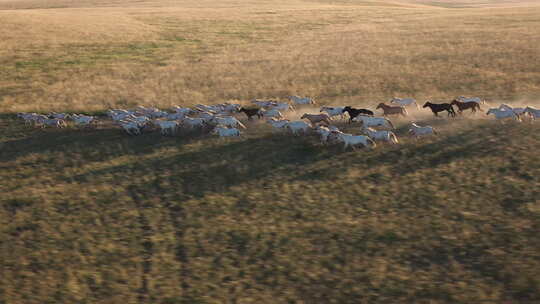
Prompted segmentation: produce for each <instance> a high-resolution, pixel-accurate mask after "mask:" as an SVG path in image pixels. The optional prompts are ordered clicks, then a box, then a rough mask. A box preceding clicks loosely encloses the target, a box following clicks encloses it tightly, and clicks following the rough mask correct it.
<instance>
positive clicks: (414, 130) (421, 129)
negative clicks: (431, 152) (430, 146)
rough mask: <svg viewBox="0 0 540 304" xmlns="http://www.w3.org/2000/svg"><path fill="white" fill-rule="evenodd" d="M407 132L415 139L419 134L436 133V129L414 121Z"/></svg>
mask: <svg viewBox="0 0 540 304" xmlns="http://www.w3.org/2000/svg"><path fill="white" fill-rule="evenodd" d="M409 134H412V135H413V136H414V137H416V138H417V139H418V138H419V137H421V136H426V135H437V131H435V129H434V128H433V127H431V126H419V125H417V124H416V123H414V122H413V123H412V124H411V128H410V129H409Z"/></svg>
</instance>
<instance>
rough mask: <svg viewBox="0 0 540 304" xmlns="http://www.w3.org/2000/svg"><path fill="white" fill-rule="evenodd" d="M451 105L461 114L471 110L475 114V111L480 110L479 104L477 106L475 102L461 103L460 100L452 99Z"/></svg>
mask: <svg viewBox="0 0 540 304" xmlns="http://www.w3.org/2000/svg"><path fill="white" fill-rule="evenodd" d="M450 104H451V105H455V106H456V107H457V108H458V113H459V114H461V113H462V112H463V110H467V109H471V111H472V112H473V113H476V110H482V109H480V104H478V103H477V102H475V101H468V102H463V101H461V100H457V99H454V100H452V102H451V103H450Z"/></svg>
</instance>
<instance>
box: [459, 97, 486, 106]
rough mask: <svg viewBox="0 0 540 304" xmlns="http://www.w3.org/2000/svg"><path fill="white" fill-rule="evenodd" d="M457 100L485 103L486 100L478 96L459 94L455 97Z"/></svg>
mask: <svg viewBox="0 0 540 304" xmlns="http://www.w3.org/2000/svg"><path fill="white" fill-rule="evenodd" d="M456 99H457V100H459V101H461V102H476V103H477V104H479V105H480V104H487V102H486V101H485V100H484V99H482V98H480V97H465V96H459V97H458V98H456Z"/></svg>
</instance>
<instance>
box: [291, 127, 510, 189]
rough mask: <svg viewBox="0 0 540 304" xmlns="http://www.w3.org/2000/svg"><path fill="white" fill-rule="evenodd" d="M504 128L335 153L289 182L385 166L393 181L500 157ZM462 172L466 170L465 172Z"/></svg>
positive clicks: (459, 131) (471, 130)
mask: <svg viewBox="0 0 540 304" xmlns="http://www.w3.org/2000/svg"><path fill="white" fill-rule="evenodd" d="M439 121H440V120H435V123H432V122H430V123H429V124H430V125H437V122H439ZM440 124H441V125H442V124H444V122H440ZM505 128H506V129H505ZM508 128H513V126H504V127H500V126H498V125H494V124H486V125H476V126H474V127H472V128H462V129H457V130H456V131H455V132H452V135H447V136H445V134H441V135H439V136H438V137H435V138H422V139H420V140H418V141H415V140H413V139H409V140H408V142H407V143H405V144H400V145H396V146H392V147H381V146H382V145H381V146H380V147H378V148H377V149H375V150H374V151H366V150H359V151H357V152H350V151H349V152H344V153H339V152H338V153H336V155H334V157H332V158H331V159H328V160H327V161H326V162H325V163H324V164H322V165H319V164H318V167H317V168H316V170H313V171H309V170H308V173H304V174H302V175H298V176H296V177H293V178H292V179H299V180H313V179H331V178H333V176H334V175H335V174H339V173H340V172H343V171H344V170H347V169H358V170H367V169H370V168H374V167H379V166H387V167H388V168H389V169H390V172H391V173H392V174H393V176H394V177H396V178H397V177H399V176H402V175H407V174H410V173H414V172H415V171H418V170H423V169H433V168H436V167H439V166H443V165H445V164H449V163H452V162H454V161H459V160H465V159H468V158H472V157H487V156H495V155H500V154H501V153H504V150H502V149H501V146H502V145H507V144H509V142H508V140H507V138H506V136H508V134H509V131H508ZM406 129H407V127H406V126H404V127H401V128H400V129H397V130H396V133H397V134H400V135H404V134H405V133H406ZM447 132H448V131H445V133H447ZM398 136H399V135H398ZM335 152H336V151H335ZM463 169H464V170H467V168H463Z"/></svg>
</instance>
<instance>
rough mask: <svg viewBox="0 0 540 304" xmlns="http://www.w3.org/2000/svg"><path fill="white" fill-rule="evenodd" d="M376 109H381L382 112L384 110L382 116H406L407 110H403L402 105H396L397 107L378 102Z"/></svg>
mask: <svg viewBox="0 0 540 304" xmlns="http://www.w3.org/2000/svg"><path fill="white" fill-rule="evenodd" d="M376 109H382V110H383V112H384V114H383V115H384V116H388V115H403V117H405V116H407V114H408V113H407V110H405V108H404V107H402V106H397V107H393V106H389V105H387V104H384V103H382V102H381V103H380V104H379V105H378V106H377V107H376Z"/></svg>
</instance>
